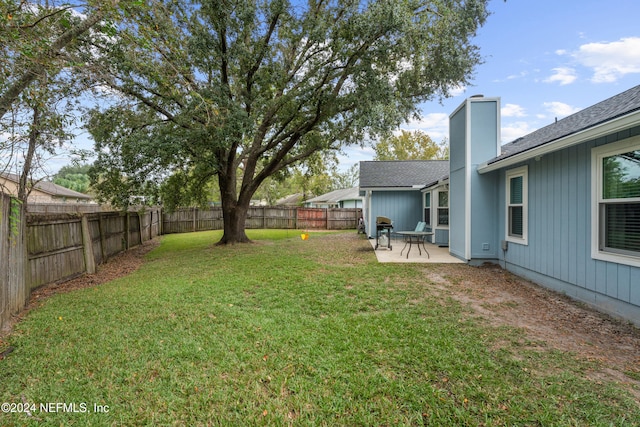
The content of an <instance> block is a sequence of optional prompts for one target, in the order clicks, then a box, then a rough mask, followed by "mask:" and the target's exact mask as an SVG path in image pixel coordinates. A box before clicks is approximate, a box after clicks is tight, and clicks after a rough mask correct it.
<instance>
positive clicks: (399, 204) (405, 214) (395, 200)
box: [369, 190, 423, 236]
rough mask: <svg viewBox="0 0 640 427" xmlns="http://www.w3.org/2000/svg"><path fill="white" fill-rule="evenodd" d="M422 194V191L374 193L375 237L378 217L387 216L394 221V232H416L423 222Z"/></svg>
mask: <svg viewBox="0 0 640 427" xmlns="http://www.w3.org/2000/svg"><path fill="white" fill-rule="evenodd" d="M422 215H423V207H422V193H421V192H420V191H402V190H394V191H373V192H372V194H371V221H372V222H373V224H372V231H371V232H370V233H369V234H370V235H372V236H374V235H375V233H376V230H375V221H376V217H377V216H386V217H387V218H390V219H391V220H392V221H393V230H394V231H402V230H415V228H416V225H417V224H418V222H419V221H422Z"/></svg>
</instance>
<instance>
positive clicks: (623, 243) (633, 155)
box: [591, 138, 640, 265]
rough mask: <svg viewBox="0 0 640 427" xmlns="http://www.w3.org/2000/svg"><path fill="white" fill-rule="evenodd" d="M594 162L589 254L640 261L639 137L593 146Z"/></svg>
mask: <svg viewBox="0 0 640 427" xmlns="http://www.w3.org/2000/svg"><path fill="white" fill-rule="evenodd" d="M593 163H594V167H593V169H592V177H593V182H594V183H595V195H594V197H593V200H594V206H593V211H592V212H593V214H594V215H593V216H594V218H593V219H592V222H593V225H592V231H593V233H592V251H591V252H592V255H593V256H594V258H598V259H604V260H607V261H614V262H620V263H624V264H630V265H640V138H633V139H631V140H626V141H623V142H619V143H615V144H609V145H605V146H602V147H597V148H594V150H593ZM594 175H595V176H594Z"/></svg>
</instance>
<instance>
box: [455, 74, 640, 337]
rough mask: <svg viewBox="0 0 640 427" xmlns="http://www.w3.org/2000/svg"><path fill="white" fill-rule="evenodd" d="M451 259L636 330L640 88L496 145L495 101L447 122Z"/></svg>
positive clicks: (639, 313) (477, 101) (460, 111)
mask: <svg viewBox="0 0 640 427" xmlns="http://www.w3.org/2000/svg"><path fill="white" fill-rule="evenodd" d="M449 141H450V171H449V190H450V194H449V208H450V214H449V222H450V230H449V235H450V237H449V239H450V241H449V248H450V249H449V250H450V253H451V254H452V255H454V256H456V257H458V258H461V259H463V260H465V261H466V262H468V263H469V264H480V263H483V262H486V261H490V262H497V263H500V264H501V265H502V266H503V267H504V268H506V269H508V270H510V271H512V272H513V273H515V274H517V275H519V276H521V277H525V278H527V279H530V280H532V281H534V282H536V283H538V284H541V285H543V286H546V287H549V288H551V289H554V290H556V291H559V292H562V293H564V294H567V295H568V296H571V297H573V298H575V299H577V300H580V301H582V302H585V303H587V304H589V305H591V306H594V307H595V308H597V309H599V310H601V311H604V312H607V313H609V314H612V315H615V316H618V317H622V318H625V319H627V320H629V321H631V322H633V323H635V324H636V325H640V86H636V87H634V88H632V89H629V90H627V91H625V92H622V93H620V94H618V95H616V96H613V97H611V98H609V99H607V100H604V101H602V102H600V103H598V104H595V105H593V106H591V107H588V108H586V109H584V110H582V111H580V112H578V113H576V114H573V115H571V116H568V117H566V118H564V119H562V120H557V121H555V122H554V123H552V124H550V125H548V126H546V127H544V128H542V129H539V130H537V131H535V132H532V133H530V134H529V135H526V136H524V137H522V138H519V139H517V140H515V141H513V142H511V143H509V144H506V145H503V146H501V145H500V99H499V98H485V97H472V98H469V99H467V100H465V101H464V102H463V103H462V104H461V105H460V106H459V107H458V108H457V109H456V110H455V111H454V112H453V113H452V114H451V115H450V135H449Z"/></svg>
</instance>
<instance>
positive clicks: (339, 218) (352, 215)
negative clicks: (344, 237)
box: [327, 208, 362, 230]
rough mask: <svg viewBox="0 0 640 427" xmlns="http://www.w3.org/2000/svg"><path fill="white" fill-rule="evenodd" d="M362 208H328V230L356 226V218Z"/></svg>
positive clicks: (347, 228) (360, 213)
mask: <svg viewBox="0 0 640 427" xmlns="http://www.w3.org/2000/svg"><path fill="white" fill-rule="evenodd" d="M361 216H362V209H359V208H358V209H352V208H349V209H329V210H328V212H327V228H328V229H329V230H350V229H352V228H358V219H360V217H361Z"/></svg>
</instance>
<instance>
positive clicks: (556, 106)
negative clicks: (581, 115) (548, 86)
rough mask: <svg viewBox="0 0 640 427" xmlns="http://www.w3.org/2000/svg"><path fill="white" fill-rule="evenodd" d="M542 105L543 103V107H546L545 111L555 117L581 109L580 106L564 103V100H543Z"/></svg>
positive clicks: (564, 115) (567, 114)
mask: <svg viewBox="0 0 640 427" xmlns="http://www.w3.org/2000/svg"><path fill="white" fill-rule="evenodd" d="M542 105H544V108H546V109H547V111H548V112H550V113H551V114H553V115H554V116H555V117H566V116H569V115H571V114H573V113H577V112H578V111H580V110H582V108H579V107H572V106H571V105H569V104H565V103H564V102H557V101H554V102H545V103H544V104H542Z"/></svg>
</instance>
